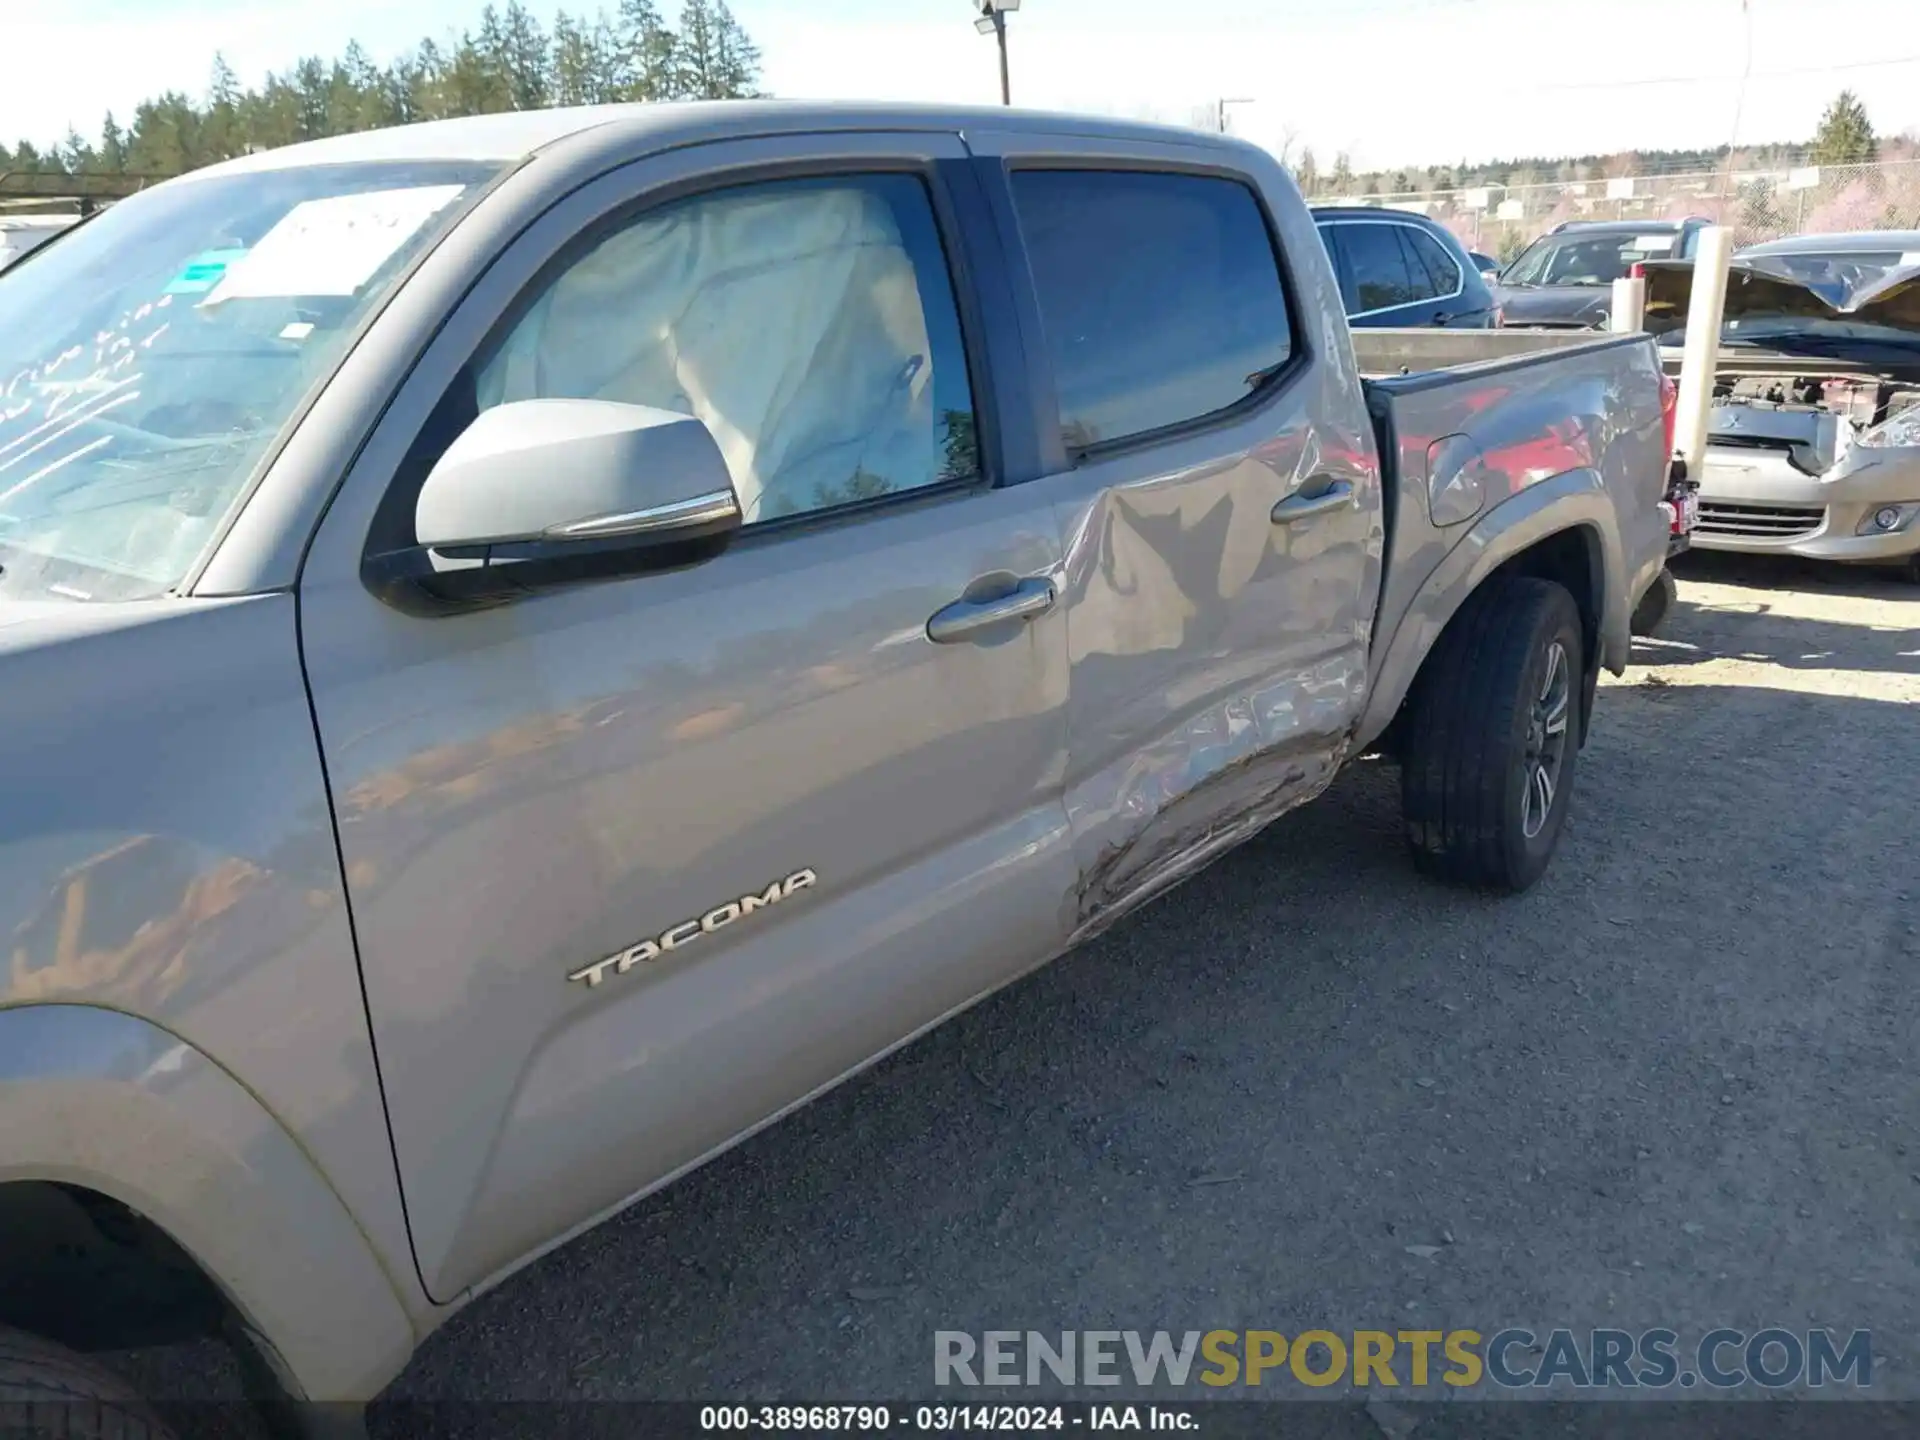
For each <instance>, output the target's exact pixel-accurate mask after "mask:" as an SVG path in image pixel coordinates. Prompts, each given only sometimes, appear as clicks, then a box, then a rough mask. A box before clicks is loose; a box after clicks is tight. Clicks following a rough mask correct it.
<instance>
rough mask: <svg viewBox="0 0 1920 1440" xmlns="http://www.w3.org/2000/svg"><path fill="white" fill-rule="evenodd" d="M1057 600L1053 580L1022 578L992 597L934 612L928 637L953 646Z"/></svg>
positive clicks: (958, 602)
mask: <svg viewBox="0 0 1920 1440" xmlns="http://www.w3.org/2000/svg"><path fill="white" fill-rule="evenodd" d="M1054 599H1055V592H1054V588H1053V582H1052V581H1051V580H1022V581H1021V582H1020V583H1019V584H1018V585H1016V586H1014V587H1013V589H1012V590H1010V591H1008V592H1007V593H1006V594H1005V595H996V596H995V597H994V598H993V599H991V600H956V601H954V602H953V603H952V604H951V605H946V606H943V607H941V608H940V609H939V610H936V611H935V612H934V613H933V618H932V619H930V620H928V621H927V638H928V639H929V640H931V641H933V643H934V644H936V645H951V644H953V643H954V642H955V641H957V640H965V639H968V638H969V637H971V636H973V635H977V634H978V633H979V632H980V631H982V630H985V629H987V628H988V627H990V626H993V625H1004V624H1005V623H1006V622H1007V621H1009V620H1031V619H1033V618H1034V617H1035V616H1036V615H1044V614H1046V613H1047V611H1049V610H1051V609H1052V608H1053V602H1054Z"/></svg>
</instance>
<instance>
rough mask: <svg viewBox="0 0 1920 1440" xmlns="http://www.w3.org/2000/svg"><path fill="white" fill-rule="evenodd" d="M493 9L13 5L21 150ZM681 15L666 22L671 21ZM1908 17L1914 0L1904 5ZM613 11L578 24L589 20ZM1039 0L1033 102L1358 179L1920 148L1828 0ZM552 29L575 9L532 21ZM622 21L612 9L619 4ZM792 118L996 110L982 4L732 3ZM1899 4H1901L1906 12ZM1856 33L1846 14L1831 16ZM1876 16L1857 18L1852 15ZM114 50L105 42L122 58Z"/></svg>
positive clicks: (1022, 96) (1908, 59)
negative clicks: (977, 26) (1502, 160)
mask: <svg viewBox="0 0 1920 1440" xmlns="http://www.w3.org/2000/svg"><path fill="white" fill-rule="evenodd" d="M482 3H483V0H414V3H411V4H407V5H401V4H397V3H395V0H60V3H58V4H47V3H40V4H36V3H35V0H11V4H13V5H17V6H20V7H22V8H24V9H29V10H30V11H31V12H35V13H32V14H31V18H26V19H24V20H23V19H21V18H18V17H17V16H10V17H9V18H8V20H7V21H6V26H5V32H6V40H7V43H6V45H5V47H4V49H3V50H0V136H6V137H8V138H9V139H11V138H13V137H24V138H28V139H32V140H34V141H35V142H36V143H45V142H47V141H51V140H56V139H58V138H59V136H60V135H62V134H63V133H64V132H65V130H66V127H67V125H68V124H69V123H72V124H75V125H76V126H78V127H79V128H80V129H81V130H82V131H83V132H96V131H97V130H98V127H99V124H100V119H101V116H102V114H103V113H104V112H105V111H106V110H107V109H108V108H110V107H111V108H113V109H115V110H117V111H120V112H121V113H122V114H123V115H124V113H125V112H126V111H128V110H130V109H131V108H132V105H133V104H134V102H136V101H137V100H139V99H140V98H142V97H143V96H145V95H148V94H152V93H154V92H156V91H159V90H162V89H167V88H177V89H183V90H186V91H189V92H191V93H196V94H197V93H199V92H200V91H202V90H203V89H204V88H205V85H206V76H207V72H208V69H209V65H210V62H211V60H212V56H213V53H214V51H215V50H221V51H224V52H225V54H226V56H227V58H228V61H229V62H230V63H231V64H232V65H233V66H234V68H235V69H236V70H237V71H238V72H239V73H240V75H241V77H242V79H243V80H244V81H246V82H247V83H255V82H257V81H258V80H259V78H260V76H261V75H262V74H263V73H264V72H265V71H266V70H268V69H278V68H284V67H286V66H287V65H289V64H291V63H292V62H293V61H294V60H296V59H297V58H299V57H300V56H301V55H303V54H308V53H317V54H323V55H333V54H336V53H338V51H340V50H341V49H342V48H344V47H345V45H346V43H347V42H348V41H349V40H350V39H355V38H357V39H359V40H360V41H361V43H362V44H364V45H366V46H367V47H368V48H369V49H370V50H371V51H372V52H373V53H374V55H375V56H376V58H379V59H381V60H385V59H387V58H389V57H390V56H391V55H393V54H394V53H396V52H398V51H400V50H403V49H406V48H408V47H410V46H411V45H412V44H414V43H415V42H416V41H418V40H419V39H420V38H421V36H423V35H429V34H431V35H434V36H436V37H438V36H441V35H444V34H445V33H447V32H448V31H452V30H458V29H460V28H463V27H468V26H471V25H473V24H474V23H475V21H476V19H477V17H478V15H479V12H480V8H481V4H482ZM674 3H675V0H665V3H663V5H662V8H663V9H665V10H669V11H670V10H672V9H673V8H674ZM1900 3H1901V4H1903V5H1905V4H1910V3H1911V0H1900ZM597 4H598V0H586V3H584V4H582V3H580V0H575V3H573V4H570V5H566V6H565V8H568V9H572V10H574V11H575V12H576V13H578V12H579V11H581V10H592V9H594V8H597ZM1748 4H1749V7H1750V8H1749V12H1748V13H1749V16H1750V26H1751V40H1752V61H1751V75H1750V78H1749V79H1748V81H1747V83H1746V89H1745V98H1744V101H1742V99H1741V80H1740V76H1741V72H1742V69H1743V68H1744V67H1746V66H1747V63H1748V60H1747V36H1748V28H1747V22H1743V18H1742V7H1741V3H1740V0H1024V5H1023V8H1022V9H1021V11H1020V13H1019V14H1017V15H1015V16H1014V17H1013V18H1012V20H1011V22H1010V27H1009V29H1010V36H1011V55H1012V68H1013V85H1014V98H1015V101H1016V102H1018V103H1022V104H1033V105H1041V106H1046V107H1049V108H1070V109H1081V110H1093V111H1099V112H1105V113H1110V114H1122V115H1133V116H1139V117H1142V118H1153V119H1162V120H1173V121H1177V122H1181V123H1185V122H1188V121H1189V120H1190V119H1191V118H1192V117H1193V115H1194V114H1195V113H1196V112H1197V111H1204V110H1205V108H1206V107H1209V106H1211V105H1212V104H1213V103H1214V102H1215V101H1216V100H1218V99H1220V98H1223V97H1224V98H1232V99H1236V100H1245V101H1247V102H1250V103H1245V104H1240V105H1236V106H1234V107H1232V109H1231V114H1232V117H1233V120H1232V124H1233V128H1234V129H1235V130H1236V131H1238V132H1239V133H1241V134H1243V135H1245V136H1246V137H1247V138H1249V139H1252V140H1255V141H1258V142H1260V143H1262V144H1265V145H1267V146H1268V147H1269V148H1273V149H1279V148H1281V147H1282V146H1283V145H1286V144H1288V143H1291V144H1293V145H1295V146H1298V145H1300V144H1310V145H1311V146H1312V147H1313V148H1314V149H1315V151H1316V152H1317V153H1318V154H1319V155H1320V156H1321V157H1322V160H1323V162H1326V161H1330V160H1331V157H1332V155H1333V154H1334V152H1335V151H1337V150H1341V149H1345V150H1348V151H1350V152H1351V153H1352V155H1353V157H1354V161H1355V164H1356V165H1358V166H1368V167H1371V166H1380V165H1396V164H1428V163H1436V162H1443V161H1453V160H1459V159H1461V158H1463V157H1466V158H1473V159H1481V158H1491V157H1495V156H1511V155H1514V154H1518V153H1535V154H1539V153H1545V154H1555V153H1564V152H1568V151H1575V152H1580V151H1604V150H1614V149H1624V148H1655V147H1665V146H1682V145H1707V144H1717V143H1723V142H1725V141H1726V140H1727V139H1728V138H1729V137H1730V136H1733V135H1735V134H1736V113H1737V137H1738V139H1740V140H1741V141H1743V142H1758V141H1767V140H1778V139H1795V138H1801V137H1804V136H1806V135H1808V134H1810V133H1811V131H1812V129H1813V126H1814V124H1815V122H1816V121H1817V120H1818V118H1819V115H1820V112H1821V110H1822V109H1823V108H1824V107H1825V105H1826V103H1827V101H1828V100H1829V99H1831V98H1832V96H1833V94H1834V93H1835V92H1836V91H1837V90H1839V89H1840V88H1841V87H1842V86H1843V85H1844V86H1850V87H1851V88H1852V89H1854V90H1855V91H1856V92H1857V93H1858V94H1860V95H1861V97H1862V98H1863V99H1864V100H1865V102H1866V105H1867V109H1868V113H1869V114H1870V115H1871V116H1872V118H1873V120H1874V123H1875V125H1876V127H1877V128H1878V129H1879V130H1880V131H1881V132H1882V133H1886V134H1898V133H1901V132H1902V131H1906V130H1911V129H1917V128H1920V30H1908V31H1903V30H1902V29H1901V28H1900V27H1893V28H1892V29H1890V30H1885V31H1883V32H1881V33H1882V36H1883V38H1882V39H1881V40H1880V41H1878V42H1876V43H1875V44H1874V45H1872V46H1850V45H1848V44H1846V43H1845V33H1844V29H1845V25H1844V21H1835V22H1829V25H1828V27H1825V28H1828V29H1829V30H1830V32H1831V33H1825V34H1823V33H1820V32H1821V30H1822V29H1823V27H1822V23H1821V21H1820V20H1819V19H1818V18H1817V17H1818V15H1819V11H1818V7H1812V8H1810V7H1809V6H1808V5H1807V4H1806V0H1748ZM529 8H531V9H533V10H534V11H535V12H536V13H538V14H539V15H540V16H541V17H542V18H543V19H546V18H550V17H551V15H552V13H553V11H554V10H555V9H557V8H562V7H561V5H559V4H557V3H556V0H531V3H530V4H529ZM610 8H611V7H610ZM733 8H734V12H735V14H736V15H738V16H739V18H740V19H741V21H742V22H743V23H744V24H745V25H746V27H747V29H748V30H749V31H750V32H751V33H752V34H753V35H754V37H755V38H756V39H758V40H759V41H760V43H761V47H762V49H763V50H764V52H765V61H766V83H767V85H768V88H770V89H771V90H773V91H774V92H775V93H776V94H780V95H788V96H803V97H804V96H821V97H826V96H844V97H862V98H873V99H928V100H952V101H961V102H966V101H984V102H991V101H993V100H995V99H997V98H998V96H997V84H998V81H997V72H996V69H995V63H994V54H993V44H992V41H991V40H989V39H986V38H984V37H981V36H979V35H976V34H975V33H974V30H973V28H972V24H971V16H970V9H969V4H968V0H733ZM1888 8H1893V7H1892V6H1891V4H1889V5H1888ZM1834 13H1835V14H1836V15H1837V16H1841V17H1846V16H1848V15H1850V14H1851V12H1848V11H1846V10H1845V9H1844V8H1843V9H1842V10H1840V11H1836V12H1834ZM1855 18H1856V19H1857V17H1855ZM103 37H105V43H103Z"/></svg>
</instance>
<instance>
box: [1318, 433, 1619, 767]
mask: <svg viewBox="0 0 1920 1440" xmlns="http://www.w3.org/2000/svg"><path fill="white" fill-rule="evenodd" d="M1569 529H1577V530H1579V531H1580V532H1581V533H1582V535H1583V537H1584V538H1585V539H1586V541H1587V543H1588V545H1589V546H1590V547H1597V551H1598V553H1597V556H1596V557H1595V558H1597V559H1598V561H1599V562H1600V563H1599V564H1598V565H1597V566H1596V567H1595V568H1596V570H1597V572H1598V573H1599V575H1600V577H1601V594H1600V655H1599V662H1600V664H1602V665H1604V666H1605V667H1606V668H1607V670H1608V671H1610V672H1611V673H1612V674H1615V675H1618V674H1620V673H1621V672H1622V671H1624V670H1625V669H1626V667H1627V655H1628V651H1629V649H1630V648H1631V645H1632V638H1631V635H1630V632H1629V630H1628V616H1629V613H1630V612H1629V608H1628V601H1627V596H1628V594H1629V591H1630V588H1631V587H1630V584H1629V579H1630V577H1629V576H1628V575H1627V574H1626V559H1625V554H1624V551H1623V549H1622V545H1621V539H1620V534H1619V529H1618V521H1617V519H1616V513H1615V510H1614V504H1613V501H1612V500H1611V499H1610V498H1609V496H1608V494H1607V489H1606V482H1605V481H1604V480H1603V479H1602V478H1601V476H1600V473H1599V472H1598V471H1596V470H1591V469H1578V470H1568V471H1564V472H1562V473H1561V474H1559V475H1555V476H1554V477H1552V478H1551V479H1548V480H1542V481H1540V482H1539V483H1538V484H1535V485H1530V486H1528V487H1527V488H1526V489H1525V490H1523V491H1521V492H1520V493H1519V494H1517V495H1514V496H1512V497H1511V498H1509V499H1507V500H1504V501H1502V502H1501V503H1500V504H1499V505H1498V506H1496V507H1495V508H1494V509H1492V510H1489V511H1488V512H1486V513H1485V514H1484V515H1482V516H1481V517H1480V519H1479V521H1478V522H1476V523H1475V524H1474V526H1473V528H1472V529H1470V530H1468V531H1467V533H1466V534H1465V535H1463V536H1462V537H1461V539H1460V541H1459V543H1458V544H1456V545H1455V546H1453V548H1452V549H1451V550H1449V551H1448V552H1447V554H1446V556H1445V557H1444V558H1443V559H1442V560H1441V561H1440V562H1439V564H1437V565H1436V566H1434V568H1433V571H1432V573H1431V574H1430V575H1428V576H1425V577H1418V576H1406V577H1398V579H1399V583H1393V582H1390V584H1392V588H1394V589H1396V590H1398V589H1400V588H1401V585H1402V584H1404V585H1405V586H1406V587H1407V590H1408V591H1410V592H1411V595H1412V599H1411V602H1410V603H1408V604H1407V605H1406V608H1405V609H1404V610H1403V611H1402V612H1401V613H1399V614H1386V613H1383V614H1382V616H1381V625H1380V631H1379V633H1380V634H1381V635H1383V636H1386V637H1387V639H1386V640H1385V643H1384V645H1383V646H1382V647H1381V649H1380V650H1379V652H1378V658H1377V660H1376V662H1375V666H1374V683H1373V695H1372V698H1371V699H1370V700H1369V701H1368V703H1367V710H1366V714H1365V716H1364V718H1363V719H1362V720H1361V723H1360V729H1359V732H1358V734H1357V735H1356V737H1355V738H1356V741H1357V742H1358V744H1359V745H1361V746H1364V745H1367V744H1369V743H1371V742H1372V741H1373V740H1375V739H1377V738H1378V737H1379V735H1380V733H1381V732H1382V731H1383V730H1385V729H1386V728H1387V725H1388V723H1389V722H1391V721H1392V719H1393V717H1394V714H1395V712H1396V711H1398V710H1399V708H1400V704H1401V702H1402V701H1403V700H1405V699H1406V696H1407V691H1408V689H1410V688H1411V687H1412V685H1413V679H1414V676H1415V675H1417V674H1418V673H1419V670H1420V664H1421V662H1422V661H1423V660H1425V659H1426V657H1427V655H1428V653H1429V652H1430V651H1431V650H1432V649H1433V645H1434V642H1435V641H1436V640H1438V639H1439V638H1440V632H1441V631H1442V630H1444V629H1445V628H1446V626H1447V622H1448V621H1449V620H1451V619H1453V617H1454V614H1455V613H1456V612H1457V611H1458V610H1459V609H1460V607H1461V605H1463V604H1465V603H1466V599H1467V597H1468V596H1469V595H1471V594H1472V593H1473V592H1474V591H1475V590H1476V589H1477V588H1478V587H1479V585H1480V583H1481V582H1482V581H1483V580H1485V579H1486V578H1487V577H1488V576H1489V575H1491V574H1492V573H1493V572H1494V571H1495V570H1497V569H1499V567H1500V566H1501V565H1503V564H1505V563H1506V562H1507V561H1508V560H1511V559H1512V558H1513V557H1514V556H1515V555H1518V554H1519V553H1520V552H1521V551H1523V550H1526V549H1528V548H1529V547H1531V546H1533V545H1537V544H1538V543H1539V542H1540V541H1542V540H1545V539H1547V538H1548V537H1550V536H1552V535H1556V534H1559V533H1560V532H1561V531H1564V530H1569ZM1590 553H1591V552H1590ZM1399 563H1402V562H1401V558H1400V557H1399V556H1395V557H1394V558H1393V559H1392V560H1390V561H1389V562H1388V570H1389V573H1390V574H1391V573H1392V570H1393V568H1394V566H1395V565H1396V564H1399ZM1403 593H1404V592H1403Z"/></svg>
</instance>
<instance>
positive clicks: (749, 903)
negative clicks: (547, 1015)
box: [567, 870, 815, 985]
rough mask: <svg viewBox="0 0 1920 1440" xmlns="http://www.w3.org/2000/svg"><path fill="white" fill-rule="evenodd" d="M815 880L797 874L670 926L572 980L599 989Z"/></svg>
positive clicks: (583, 970) (804, 872)
mask: <svg viewBox="0 0 1920 1440" xmlns="http://www.w3.org/2000/svg"><path fill="white" fill-rule="evenodd" d="M814 880H815V877H814V873H813V871H811V870H796V871H794V872H793V874H791V875H789V876H787V878H786V879H784V880H776V881H774V882H773V883H772V884H771V885H769V886H767V888H766V889H764V890H762V891H761V892H760V893H759V894H757V895H742V896H741V897H740V898H739V899H738V900H729V901H728V902H727V903H726V904H724V905H722V906H720V907H718V908H717V909H713V910H709V911H708V912H707V913H706V914H704V915H701V916H697V917H695V918H694V919H692V920H682V921H681V922H680V923H679V924H678V925H670V926H668V927H667V928H666V929H665V930H663V931H661V932H660V933H659V934H658V935H656V936H655V937H654V938H653V939H651V940H642V941H641V942H640V943H639V944H638V945H634V946H630V947H629V948H627V949H625V950H621V951H617V952H616V953H614V954H612V955H609V956H607V958H606V959H604V960H596V961H594V962H593V964H591V965H583V966H581V967H580V968H579V969H578V970H576V971H574V972H573V973H572V974H571V975H569V976H567V979H569V980H584V981H586V982H587V984H589V985H598V984H599V983H600V982H601V981H602V980H604V979H606V978H607V972H608V971H612V972H613V973H614V974H615V975H624V974H626V973H627V971H629V970H631V969H632V968H633V967H634V966H635V965H638V964H640V963H641V962H642V961H647V960H658V959H659V958H660V957H661V956H662V955H664V954H666V953H667V952H668V951H669V950H678V949H679V948H680V947H681V946H682V945H685V944H686V943H687V942H688V941H690V940H697V939H699V937H700V936H702V935H711V934H712V933H713V932H714V931H716V930H719V929H723V928H724V927H726V926H728V925H731V924H733V922H734V921H736V920H744V919H746V918H747V917H748V916H750V915H753V914H755V913H756V912H758V911H761V910H764V909H766V908H767V907H768V906H769V905H778V904H779V903H780V902H781V901H782V900H784V899H786V898H787V897H788V896H789V895H791V894H793V893H794V892H795V891H796V890H805V889H808V888H809V887H811V886H812V885H813V883H814Z"/></svg>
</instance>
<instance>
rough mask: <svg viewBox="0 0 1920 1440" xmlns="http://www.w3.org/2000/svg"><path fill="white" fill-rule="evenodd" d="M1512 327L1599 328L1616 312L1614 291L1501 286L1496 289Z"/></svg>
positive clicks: (1597, 287)
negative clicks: (1563, 326) (1569, 326)
mask: <svg viewBox="0 0 1920 1440" xmlns="http://www.w3.org/2000/svg"><path fill="white" fill-rule="evenodd" d="M1494 295H1495V298H1496V299H1498V301H1499V303H1500V311H1501V314H1502V315H1503V316H1504V317H1505V323H1506V324H1508V325H1597V324H1599V323H1601V322H1602V321H1603V320H1605V319H1606V317H1607V313H1608V311H1609V310H1611V309H1612V301H1613V291H1612V288H1611V287H1607V288H1602V287H1601V286H1598V285H1543V286H1540V287H1538V288H1534V287H1531V286H1515V285H1500V286H1496V287H1495V289H1494Z"/></svg>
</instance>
